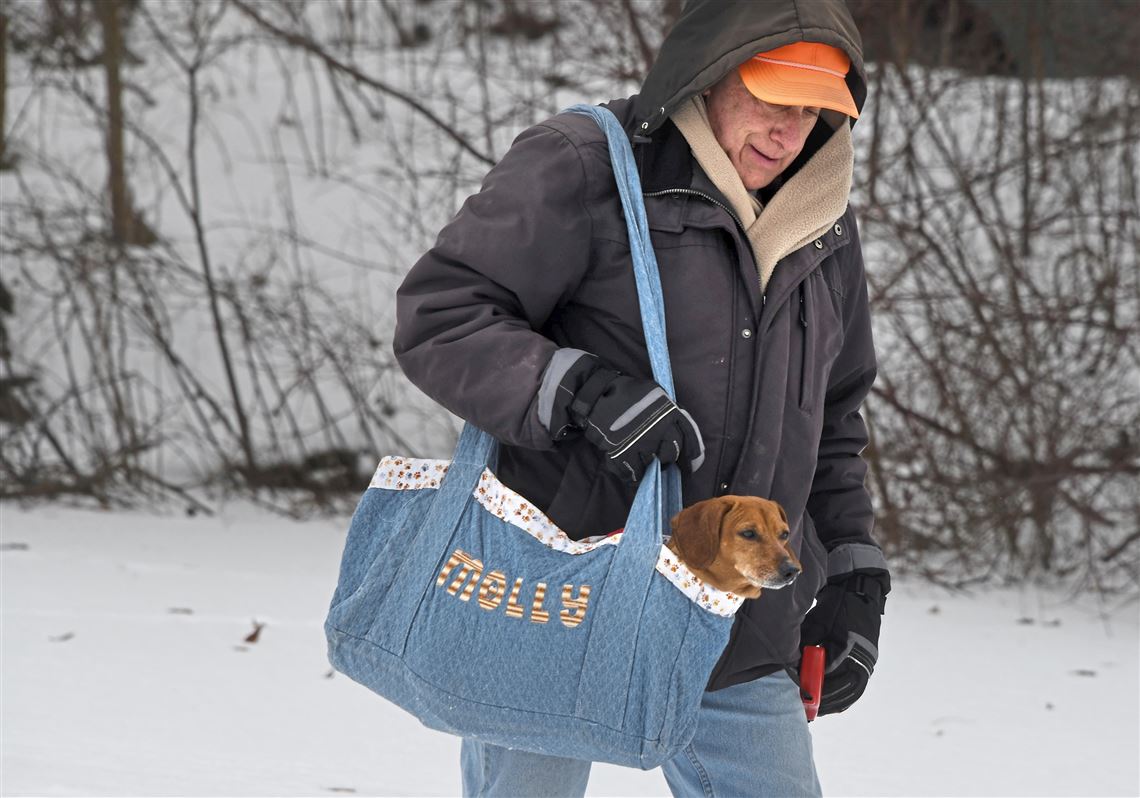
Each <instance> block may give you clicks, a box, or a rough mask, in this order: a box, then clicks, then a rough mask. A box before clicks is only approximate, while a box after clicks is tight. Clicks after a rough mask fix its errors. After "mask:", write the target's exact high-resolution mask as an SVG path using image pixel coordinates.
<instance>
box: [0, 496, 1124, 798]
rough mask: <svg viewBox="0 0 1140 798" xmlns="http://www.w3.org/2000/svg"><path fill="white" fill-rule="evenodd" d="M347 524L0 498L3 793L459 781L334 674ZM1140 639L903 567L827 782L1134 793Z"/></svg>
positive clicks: (652, 784)
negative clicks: (906, 573)
mask: <svg viewBox="0 0 1140 798" xmlns="http://www.w3.org/2000/svg"><path fill="white" fill-rule="evenodd" d="M347 520H348V519H347V518H345V519H342V520H339V521H329V520H321V521H307V522H293V521H288V520H284V519H282V518H280V517H277V516H273V515H269V514H267V513H265V512H264V511H261V510H258V509H256V508H253V507H251V506H247V505H236V506H235V505H230V506H227V507H226V508H224V510H223V511H222V512H221V513H220V514H219V515H218V516H215V517H201V516H200V517H196V518H188V517H184V516H170V515H167V516H159V515H150V514H145V513H133V512H115V513H103V512H96V511H90V510H81V509H64V508H59V507H42V508H36V509H30V510H29V509H20V508H17V507H15V506H12V505H6V506H3V507H0V529H2V532H0V543H2V551H0V575H2V593H0V598H2V613H0V619H2V639H0V645H2V650H0V673H2V682H0V709H2V715H3V720H2V723H0V736H2V740H0V772H2V777H0V778H2V784H0V793H2V794H3V795H28V794H36V795H84V796H96V795H98V796H102V795H107V796H112V795H113V796H128V795H243V796H244V795H251V796H252V795H282V796H285V795H335V794H357V795H455V794H457V793H458V791H459V769H458V752H459V744H458V741H457V740H456V739H454V738H451V737H448V736H446V735H442V734H438V733H436V732H432V731H429V730H427V729H425V728H423V727H422V726H420V725H419V724H418V723H417V722H416V721H415V720H414V719H412V718H411V717H410V716H408V715H405V714H404V713H403V712H402V711H400V710H399V709H397V708H395V707H394V706H392V705H390V704H388V703H386V702H385V701H383V700H382V699H379V698H377V697H375V696H373V695H372V694H371V693H369V692H368V691H367V690H365V689H364V688H362V687H360V686H358V685H356V684H354V683H353V682H351V681H349V680H348V679H347V678H345V677H343V676H341V675H339V674H338V675H335V676H331V677H330V675H329V674H330V668H329V666H328V663H327V661H326V659H325V642H324V636H323V632H322V630H321V624H322V621H323V619H324V613H325V609H326V606H327V602H328V600H329V598H330V597H331V594H332V590H333V586H334V582H335V579H336V573H337V565H338V561H339V557H340V551H341V547H342V545H343V540H344V531H345V529H346V527H347ZM255 621H256V622H257V623H262V624H265V625H264V627H263V628H262V629H261V631H260V634H259V636H258V638H257V640H256V642H244V639H245V638H246V636H247V635H249V634H250V632H252V631H253V629H254V622H255ZM1138 643H1140V631H1138V607H1137V605H1136V603H1134V602H1132V603H1125V604H1123V605H1116V606H1114V605H1113V604H1112V603H1111V602H1108V603H1105V602H1098V601H1096V600H1094V599H1093V598H1090V597H1077V598H1074V597H1072V596H1069V595H1065V594H1062V593H1059V592H1054V591H1050V590H1048V589H1044V588H1021V589H1016V590H1013V589H1008V590H998V589H987V590H985V591H981V592H978V593H976V594H973V595H965V594H961V593H957V594H951V593H948V592H946V591H943V590H940V589H938V588H935V587H931V586H929V585H927V584H924V583H921V582H918V581H913V580H899V582H898V583H897V584H896V587H895V589H894V592H893V593H892V594H891V597H890V600H889V604H888V608H887V616H886V620H885V628H884V631H883V637H882V640H881V648H882V651H883V659H882V663H881V664H880V666H879V667H878V669H877V670H876V673H875V677H874V679H873V681H872V684H871V687H870V689H869V690H868V693H867V695H865V696H864V698H863V699H862V700H861V701H860V702H859V703H858V704H857V705H856V706H855V708H853V709H852V710H851V711H850V712H848V713H846V714H845V715H842V716H829V717H825V718H822V719H820V720H819V721H817V722H816V723H814V724H813V725H812V729H813V733H814V739H815V746H816V759H817V763H818V766H819V770H820V774H821V779H822V781H823V785H824V789H825V791H826V792H827V793H828V794H829V795H884V796H886V795H899V796H903V795H906V796H923V795H978V796H981V795H1082V796H1084V795H1137V794H1140V774H1138V771H1137V751H1140V729H1138V718H1140V696H1138V683H1140V680H1138V659H1140V657H1138ZM588 794H590V795H612V796H619V795H620V796H634V795H646V796H648V795H667V794H668V790H667V789H666V786H665V782H664V779H663V777H662V776H661V773H660V771H650V772H642V771H635V770H629V769H623V768H618V767H613V766H608V765H595V767H594V771H593V776H592V778H591V781H590V788H589V793H588Z"/></svg>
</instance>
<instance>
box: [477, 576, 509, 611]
mask: <svg viewBox="0 0 1140 798" xmlns="http://www.w3.org/2000/svg"><path fill="white" fill-rule="evenodd" d="M506 589H507V577H506V576H504V574H503V572H502V571H491V572H489V573H488V574H487V575H486V576H484V577H483V582H482V584H480V585H479V606H480V607H482V608H483V609H485V610H493V609H495V608H496V607H498V606H499V603H500V602H502V600H503V592H504V591H505V590H506Z"/></svg>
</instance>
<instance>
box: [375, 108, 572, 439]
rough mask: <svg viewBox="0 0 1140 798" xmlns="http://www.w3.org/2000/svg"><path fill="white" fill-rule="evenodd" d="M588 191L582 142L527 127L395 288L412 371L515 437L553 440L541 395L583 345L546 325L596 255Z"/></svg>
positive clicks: (498, 433) (463, 409) (396, 344)
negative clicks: (548, 331)
mask: <svg viewBox="0 0 1140 798" xmlns="http://www.w3.org/2000/svg"><path fill="white" fill-rule="evenodd" d="M585 195H586V172H585V170H584V168H583V164H582V161H581V158H580V157H579V154H578V152H577V149H576V147H575V146H574V144H573V143H572V142H571V141H570V140H569V139H567V138H566V136H565V135H563V134H562V133H560V132H558V131H556V130H554V129H553V128H551V127H545V126H542V125H538V126H536V127H532V128H530V129H528V130H526V131H524V132H523V133H522V134H520V135H519V137H518V138H517V139H515V141H514V143H513V144H512V145H511V148H510V150H509V151H508V152H507V154H506V155H505V156H504V157H503V159H502V160H501V161H500V162H499V163H498V164H496V165H495V166H494V167H493V168H492V169H491V171H490V172H489V173H488V174H487V177H486V178H485V180H484V182H483V185H482V187H481V189H480V190H479V192H478V193H476V194H474V195H472V196H471V197H469V198H468V199H467V201H466V202H465V203H464V204H463V207H462V208H461V209H460V210H459V213H458V214H457V215H456V217H455V219H454V220H452V221H451V222H450V223H449V224H448V225H447V226H446V227H444V228H443V230H442V231H441V232H440V234H439V237H438V238H437V240H436V242H435V246H433V247H432V248H431V250H429V251H428V252H427V254H425V255H424V256H423V257H422V258H420V260H419V261H418V262H417V263H416V264H415V265H414V266H413V267H412V269H411V270H410V271H409V272H408V275H407V277H406V278H405V280H404V282H403V284H402V285H401V286H400V288H399V289H398V291H397V292H396V334H395V338H394V341H393V350H394V352H395V355H396V359H397V361H398V362H399V364H400V367H401V368H402V369H403V371H404V373H405V374H406V375H407V377H408V379H409V380H411V381H412V383H414V384H415V385H416V386H417V387H419V388H420V390H422V391H423V392H424V393H426V394H427V395H428V396H430V397H431V398H432V399H434V400H435V401H437V402H439V403H440V404H441V405H443V406H444V407H446V408H447V409H448V410H450V411H451V412H452V413H454V414H455V415H457V416H459V417H461V418H463V419H466V420H468V421H470V422H471V423H473V424H475V425H476V426H477V427H479V428H481V429H483V430H485V431H487V432H489V433H490V434H491V435H493V436H494V437H495V438H498V439H499V440H501V441H503V442H505V443H508V444H513V445H517V446H524V447H528V448H532V449H549V448H551V447H553V445H554V442H553V439H552V436H551V434H550V432H549V431H548V429H547V427H546V426H545V425H544V423H543V421H544V419H543V418H540V412H541V410H542V408H541V407H540V406H541V405H544V404H545V405H549V404H550V392H551V391H553V390H556V386H557V385H558V383H559V379H560V376H561V373H564V372H565V371H566V370H567V369H568V368H569V367H570V366H571V365H572V364H573V362H574V361H575V359H576V358H577V357H578V356H580V355H582V354H583V353H581V352H577V350H571V349H563V350H559V348H558V345H557V344H555V343H554V342H553V341H551V340H550V339H549V338H547V337H545V336H544V335H542V334H541V333H540V332H538V330H541V329H542V328H543V326H544V325H545V324H546V322H547V320H548V318H549V317H550V315H551V313H552V312H553V311H554V310H555V308H557V307H558V306H559V305H561V304H563V303H564V302H565V301H566V300H567V299H569V298H570V296H572V294H573V292H574V290H575V288H576V287H577V285H578V284H579V283H580V282H581V280H582V278H583V276H584V275H585V273H586V270H587V267H588V266H589V260H590V238H591V235H590V234H591V221H590V215H589V212H588V209H587V207H586V202H585ZM556 353H557V354H558V357H555V355H556ZM548 367H549V368H548ZM555 371H558V372H560V373H558V374H555V373H553V372H555ZM544 377H545V378H546V379H545V380H544ZM540 394H541V395H540ZM543 400H545V402H544V401H543ZM549 412H550V411H549V407H546V413H545V416H546V418H545V420H546V421H549Z"/></svg>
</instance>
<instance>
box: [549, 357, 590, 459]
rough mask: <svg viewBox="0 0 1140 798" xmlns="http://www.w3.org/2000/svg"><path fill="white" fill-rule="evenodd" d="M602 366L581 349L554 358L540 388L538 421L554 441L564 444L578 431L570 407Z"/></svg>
mask: <svg viewBox="0 0 1140 798" xmlns="http://www.w3.org/2000/svg"><path fill="white" fill-rule="evenodd" d="M599 365H600V363H599V361H598V358H597V357H596V356H595V355H591V354H590V353H589V352H583V351H582V350H581V349H570V348H564V349H559V350H558V351H556V352H555V353H554V356H553V357H552V358H550V363H548V364H547V366H546V371H545V372H543V375H542V385H540V386H539V388H538V420H539V421H540V422H541V423H542V426H544V427H546V431H547V432H549V433H550V437H551V438H553V439H554V440H556V441H558V440H562V439H564V438H566V437H567V436H568V435H569V434H570V433H571V432H572V431H574V429H575V427H574V425H573V423H572V422H571V421H570V415H569V408H570V403H571V402H572V401H573V400H574V394H575V393H577V390H578V388H580V387H581V386H582V383H584V382H585V381H586V379H587V377H589V375H590V374H591V373H592V372H593V371H594V370H595V369H597V368H598V366H599Z"/></svg>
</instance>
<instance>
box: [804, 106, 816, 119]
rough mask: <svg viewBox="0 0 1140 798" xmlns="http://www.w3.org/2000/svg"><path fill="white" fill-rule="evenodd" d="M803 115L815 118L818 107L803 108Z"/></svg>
mask: <svg viewBox="0 0 1140 798" xmlns="http://www.w3.org/2000/svg"><path fill="white" fill-rule="evenodd" d="M804 116H807V117H810V118H812V119H815V118H816V117H817V116H819V109H818V108H804Z"/></svg>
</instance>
